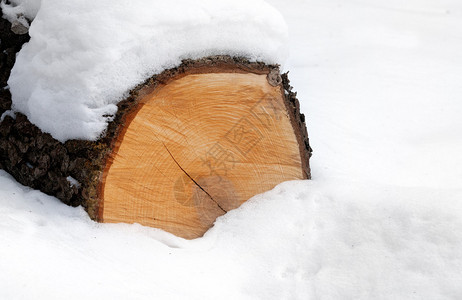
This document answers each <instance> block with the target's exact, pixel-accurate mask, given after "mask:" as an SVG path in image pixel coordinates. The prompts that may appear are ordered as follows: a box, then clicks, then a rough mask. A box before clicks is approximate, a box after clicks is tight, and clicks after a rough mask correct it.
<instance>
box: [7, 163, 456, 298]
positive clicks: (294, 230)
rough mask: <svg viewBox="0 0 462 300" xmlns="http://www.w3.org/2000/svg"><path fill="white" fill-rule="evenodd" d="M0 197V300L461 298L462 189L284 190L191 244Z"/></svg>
mask: <svg viewBox="0 0 462 300" xmlns="http://www.w3.org/2000/svg"><path fill="white" fill-rule="evenodd" d="M0 186H2V189H1V190H0V232H2V234H1V235H0V254H1V257H4V258H7V259H3V260H1V259H0V270H2V272H0V298H1V299H33V298H35V297H36V295H38V293H40V295H41V296H42V297H43V298H47V299H83V298H85V299H102V298H103V299H111V298H114V299H152V295H156V298H159V299H460V295H462V286H461V285H460V282H461V281H462V273H461V272H460V270H461V268H462V251H461V250H462V221H461V218H460V215H461V214H462V203H461V202H460V200H459V199H460V198H461V196H462V189H458V190H440V189H431V188H430V189H426V188H403V187H396V186H387V185H384V184H373V183H367V182H357V181H348V180H313V181H292V182H286V183H283V184H281V185H279V186H277V187H276V188H275V189H274V190H272V191H269V192H267V193H265V194H261V195H258V196H256V197H254V198H252V199H250V200H249V201H247V202H246V203H244V204H243V205H242V206H241V207H239V208H238V209H235V210H233V211H230V212H229V213H227V214H226V215H224V216H223V217H220V218H218V219H217V221H216V223H215V226H214V227H213V228H212V229H211V230H209V231H208V232H207V233H206V235H205V236H204V237H203V238H200V239H196V240H191V241H189V240H184V239H182V238H179V237H175V236H173V235H171V234H169V233H167V232H164V231H162V230H159V229H155V228H149V227H144V226H140V225H128V224H97V223H94V222H93V221H91V220H90V219H89V218H88V216H87V214H86V213H85V211H84V210H83V209H82V208H72V207H67V206H65V205H64V204H62V203H60V202H59V201H58V200H57V199H56V198H53V197H49V196H46V195H44V194H42V193H40V192H39V191H34V190H31V189H29V188H25V187H22V186H20V185H19V184H18V183H16V182H15V181H14V180H13V179H12V178H11V177H10V176H9V175H7V174H6V173H5V172H3V171H0ZM50 278H51V280H50ZM82 280H84V286H85V288H82V284H81V282H82ZM56 287H60V288H56Z"/></svg>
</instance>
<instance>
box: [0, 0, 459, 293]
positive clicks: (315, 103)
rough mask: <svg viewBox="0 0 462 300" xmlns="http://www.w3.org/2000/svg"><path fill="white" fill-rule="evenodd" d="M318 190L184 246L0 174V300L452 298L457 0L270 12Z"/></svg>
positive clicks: (269, 197)
mask: <svg viewBox="0 0 462 300" xmlns="http://www.w3.org/2000/svg"><path fill="white" fill-rule="evenodd" d="M270 2H271V4H273V5H274V6H275V7H277V8H278V9H279V10H280V11H281V12H282V13H283V15H284V16H285V18H286V20H287V23H288V26H289V32H290V34H291V36H290V48H291V56H290V57H289V59H288V61H287V63H286V68H287V70H290V78H291V83H292V84H293V86H294V87H295V89H296V90H297V91H298V95H299V98H300V100H301V107H302V111H303V112H304V113H305V114H307V121H308V130H309V133H310V141H311V143H312V146H313V148H314V150H315V152H314V156H313V157H312V160H311V164H312V172H313V180H311V181H292V182H286V183H283V184H281V185H279V186H277V187H276V188H275V189H274V190H272V191H269V192H267V193H264V194H261V195H258V196H256V197H254V198H252V199H250V200H249V201H247V202H246V203H245V204H244V205H242V206H241V207H240V208H239V209H236V210H233V211H231V212H229V213H228V214H226V215H225V216H223V217H220V218H219V219H218V220H217V222H216V224H215V226H214V227H213V228H212V229H211V230H209V231H208V232H207V233H206V235H205V236H204V237H203V238H199V239H196V240H192V241H187V240H183V239H181V238H177V237H174V236H172V235H170V234H168V233H165V232H163V231H161V230H157V229H153V228H147V227H143V226H140V225H127V224H97V223H94V222H93V221H91V220H89V218H88V216H87V215H86V213H85V212H84V211H83V209H81V208H71V207H67V206H65V205H63V204H61V203H60V202H59V201H58V200H57V199H55V198H53V197H49V196H45V195H43V194H42V193H40V192H38V191H33V190H30V189H28V188H24V187H22V186H20V185H19V184H18V183H16V182H15V181H14V180H13V179H11V177H10V176H9V175H7V174H6V173H4V172H3V171H0V187H1V189H0V232H1V234H0V298H1V299H31V298H37V297H42V298H46V299H62V298H67V299H82V298H88V299H101V298H104V299H110V298H116V299H127V298H130V299H152V298H153V297H155V298H160V299H217V298H218V299H460V298H462V285H461V284H460V282H462V271H461V270H462V201H461V199H462V156H461V155H460V153H462V139H461V132H462V118H460V115H461V114H462V102H460V97H461V96H462V85H461V84H460V80H459V78H460V76H461V74H462V55H461V53H462V24H461V23H462V18H461V17H462V3H460V1H456V0H451V1H450V0H442V1H441V0H432V1H431V0H409V1H406V3H403V2H402V1H397V0H391V1H380V0H368V1H361V0H349V1H344V0H317V1H314V0H310V1H299V0H294V1H292V2H291V5H287V2H286V1H281V0H271V1H270Z"/></svg>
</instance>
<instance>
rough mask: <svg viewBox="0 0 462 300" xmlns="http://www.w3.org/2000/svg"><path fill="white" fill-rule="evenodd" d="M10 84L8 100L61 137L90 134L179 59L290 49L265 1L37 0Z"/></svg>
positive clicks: (266, 55)
mask: <svg viewBox="0 0 462 300" xmlns="http://www.w3.org/2000/svg"><path fill="white" fill-rule="evenodd" d="M29 33H30V36H31V40H30V42H29V43H28V44H26V45H25V46H24V47H23V49H22V50H21V52H20V53H19V55H18V57H17V60H16V64H15V66H14V68H13V70H12V72H11V76H10V79H9V81H8V85H9V86H10V88H11V93H12V99H13V108H14V109H15V110H16V111H19V112H22V113H24V114H25V115H27V116H28V118H29V120H30V121H31V122H32V123H34V124H35V125H37V126H38V127H39V128H40V129H42V130H43V131H45V132H48V133H50V134H51V135H52V136H53V137H54V138H56V139H58V140H59V141H62V142H64V141H66V140H69V139H87V140H96V139H98V137H100V136H101V134H102V133H104V130H105V129H106V128H107V122H108V121H110V120H112V116H113V115H114V114H115V112H116V111H117V107H116V104H117V102H119V101H120V100H122V99H123V98H124V97H126V96H127V95H128V92H129V91H130V89H132V88H133V87H135V86H136V85H137V84H140V83H142V82H143V81H144V80H146V79H147V78H149V77H151V76H152V75H154V74H158V73H160V72H162V71H163V70H165V69H168V68H172V67H175V66H178V65H179V64H180V63H181V60H182V59H186V58H200V57H204V56H209V55H219V54H228V55H232V56H243V57H247V58H248V59H250V60H253V61H255V60H258V61H263V62H267V63H283V62H284V60H285V58H286V56H287V50H286V49H287V46H286V43H287V26H286V24H285V22H284V19H283V17H282V16H281V15H280V13H279V12H278V11H277V10H275V9H274V8H273V7H271V6H270V5H268V4H267V3H266V2H264V1H263V0H255V1H251V2H248V1H246V0H221V1H214V0H199V1H189V0H175V1H169V2H166V1H151V0H134V1H130V3H129V4H127V2H126V1H121V0H118V1H114V0H100V1H91V0H81V1H74V0H43V1H42V3H41V9H40V10H39V12H38V13H37V15H36V17H35V20H34V22H33V23H32V25H31V28H30V30H29Z"/></svg>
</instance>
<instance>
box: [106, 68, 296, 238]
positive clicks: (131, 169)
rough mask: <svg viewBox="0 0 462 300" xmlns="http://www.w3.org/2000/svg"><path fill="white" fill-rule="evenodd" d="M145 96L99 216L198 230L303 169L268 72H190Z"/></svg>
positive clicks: (114, 158) (188, 234)
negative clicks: (261, 73) (266, 73)
mask: <svg viewBox="0 0 462 300" xmlns="http://www.w3.org/2000/svg"><path fill="white" fill-rule="evenodd" d="M141 103H142V105H141V106H140V108H139V109H138V110H137V111H136V112H133V113H132V115H131V116H130V119H131V122H130V123H129V124H127V127H126V128H125V132H124V133H123V134H121V135H120V137H119V140H118V142H117V144H116V147H115V150H114V152H113V153H112V155H111V158H110V160H109V161H110V163H109V164H108V166H107V168H106V171H105V174H104V181H103V185H102V188H101V193H102V195H101V197H102V198H103V199H102V200H101V202H102V205H101V206H100V218H101V219H102V220H103V221H104V222H126V223H140V224H143V225H148V226H152V227H157V228H161V229H164V230H166V231H168V232H171V233H173V234H175V235H178V236H182V237H185V238H188V239H191V238H196V237H200V236H202V235H203V234H204V233H205V232H206V231H207V229H209V228H210V227H211V226H212V225H213V222H214V221H215V219H216V218H217V217H218V216H220V215H223V214H224V213H225V212H227V211H229V210H231V209H234V208H237V207H238V206H239V205H241V204H242V203H243V202H245V201H246V200H248V199H249V198H251V197H252V196H254V195H256V194H258V193H261V192H264V191H267V190H269V189H271V188H273V187H274V186H275V185H277V184H278V183H281V182H283V181H286V180H293V179H303V178H304V173H303V171H302V162H301V156H300V150H299V144H298V141H297V137H296V135H295V133H294V129H293V127H292V123H291V120H290V116H289V114H288V112H287V108H286V106H285V104H284V96H283V91H282V89H281V87H280V86H276V87H274V86H271V85H270V84H269V83H268V81H267V78H266V75H258V74H252V73H247V74H242V73H209V74H191V75H186V76H184V77H181V78H178V79H174V80H171V81H169V82H168V83H167V84H164V85H161V86H158V87H156V88H155V89H154V90H153V91H152V92H151V93H149V94H147V95H145V96H144V97H143V98H142V99H141Z"/></svg>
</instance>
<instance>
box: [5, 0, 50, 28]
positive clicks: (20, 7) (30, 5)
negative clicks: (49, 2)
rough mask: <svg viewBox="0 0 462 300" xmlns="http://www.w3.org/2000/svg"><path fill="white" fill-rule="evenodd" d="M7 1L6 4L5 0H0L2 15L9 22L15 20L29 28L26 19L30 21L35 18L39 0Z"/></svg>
mask: <svg viewBox="0 0 462 300" xmlns="http://www.w3.org/2000/svg"><path fill="white" fill-rule="evenodd" d="M9 2H10V3H9V4H6V1H5V0H1V1H0V7H1V8H2V11H3V17H4V18H5V19H7V20H8V21H10V22H11V23H13V22H15V21H16V22H19V23H21V24H22V25H23V26H24V27H26V28H29V22H28V21H27V20H29V21H31V20H33V19H34V18H35V16H36V15H37V12H38V10H39V9H40V3H41V0H10V1H9ZM26 19H27V20H26Z"/></svg>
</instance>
